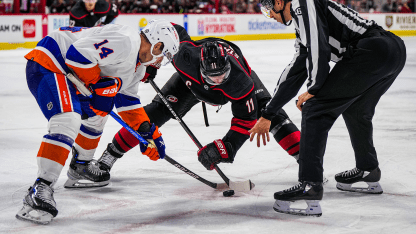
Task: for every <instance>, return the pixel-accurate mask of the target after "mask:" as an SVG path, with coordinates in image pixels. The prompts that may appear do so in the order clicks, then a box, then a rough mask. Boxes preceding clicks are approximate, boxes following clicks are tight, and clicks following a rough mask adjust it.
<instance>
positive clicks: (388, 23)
mask: <svg viewBox="0 0 416 234" xmlns="http://www.w3.org/2000/svg"><path fill="white" fill-rule="evenodd" d="M392 25H393V16H392V15H386V26H387V28H390V27H391V26H392Z"/></svg>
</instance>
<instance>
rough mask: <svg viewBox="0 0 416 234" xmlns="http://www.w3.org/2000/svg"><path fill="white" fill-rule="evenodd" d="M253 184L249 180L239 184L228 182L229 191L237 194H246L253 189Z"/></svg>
mask: <svg viewBox="0 0 416 234" xmlns="http://www.w3.org/2000/svg"><path fill="white" fill-rule="evenodd" d="M254 186H255V185H254V183H252V182H251V180H246V181H241V182H233V181H230V186H229V187H230V189H232V190H234V191H238V192H248V191H250V190H252V189H253V188H254Z"/></svg>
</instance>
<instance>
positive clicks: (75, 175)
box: [64, 147, 110, 188]
mask: <svg viewBox="0 0 416 234" xmlns="http://www.w3.org/2000/svg"><path fill="white" fill-rule="evenodd" d="M67 175H68V180H67V181H66V182H65V185H64V187H65V188H92V187H102V186H106V185H108V184H109V183H110V173H109V172H108V171H107V170H103V169H101V168H100V164H99V163H98V162H97V160H90V161H83V160H78V151H77V150H76V149H75V148H74V147H73V148H72V160H71V164H70V165H69V169H68V173H67Z"/></svg>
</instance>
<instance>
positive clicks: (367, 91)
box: [249, 0, 406, 216]
mask: <svg viewBox="0 0 416 234" xmlns="http://www.w3.org/2000/svg"><path fill="white" fill-rule="evenodd" d="M260 2H261V4H262V11H263V13H264V14H265V15H266V17H270V18H273V19H275V20H276V21H278V22H280V23H283V24H285V25H290V23H292V22H293V23H294V25H295V29H296V42H295V48H296V53H295V56H294V58H293V60H292V62H291V63H290V64H289V65H288V66H287V67H286V69H285V70H284V71H283V73H282V74H281V76H280V79H279V81H278V83H277V87H276V89H275V93H274V95H273V98H272V100H271V101H270V102H269V103H268V105H267V106H266V107H265V109H263V111H262V118H260V119H259V121H258V122H257V124H256V125H255V126H254V127H253V128H252V129H251V130H250V131H249V132H251V136H250V140H253V138H254V137H255V135H256V134H258V135H257V145H258V146H260V141H261V140H260V139H261V138H262V139H263V144H266V139H267V140H268V139H269V136H268V132H269V126H270V119H272V118H273V116H274V115H275V113H276V111H277V110H279V109H281V108H282V107H283V106H284V105H285V104H286V103H287V102H289V101H290V100H291V99H292V98H293V97H295V96H296V95H297V93H298V91H299V89H300V88H301V87H302V85H303V84H304V83H305V82H306V86H307V90H308V91H307V92H305V93H303V94H301V95H300V96H299V97H298V101H297V104H296V105H297V107H298V109H300V110H301V111H302V122H301V141H300V155H299V182H300V183H299V184H298V185H296V186H294V187H292V188H289V189H287V190H283V191H280V192H276V193H275V194H274V197H275V199H276V203H275V205H274V209H275V210H276V211H278V212H283V213H290V214H302V215H315V216H320V215H321V214H322V212H321V211H320V206H319V200H321V199H322V194H323V188H322V173H323V166H322V164H323V157H324V153H325V147H326V142H327V138H328V132H329V130H330V129H331V127H332V125H333V124H334V122H335V120H336V119H337V118H338V117H339V116H340V115H342V117H343V118H344V121H345V124H346V126H347V129H348V132H349V134H350V139H351V143H352V147H353V149H354V153H355V160H356V168H354V169H352V170H348V171H345V172H341V173H339V174H337V175H336V176H335V179H336V181H337V182H338V184H337V188H338V189H340V190H347V191H353V192H362V193H382V192H383V190H382V189H381V187H380V185H379V184H378V181H379V180H380V176H381V172H380V169H379V167H378V160H377V154H376V151H375V148H374V145H373V125H372V118H373V115H374V111H375V107H376V105H377V103H378V101H379V100H380V97H381V96H382V95H383V94H384V93H385V92H386V91H387V90H388V89H389V87H390V86H391V85H392V83H393V82H394V80H395V79H396V77H397V76H398V75H399V73H400V72H401V70H402V69H403V67H404V64H405V61H406V48H405V45H404V43H403V41H402V40H401V39H400V38H399V37H397V36H396V35H394V34H392V33H390V32H387V31H385V30H384V29H383V28H381V27H380V26H378V25H377V24H376V23H375V22H374V21H369V20H366V19H363V18H361V17H360V16H359V15H358V13H357V12H355V11H354V10H352V9H350V8H348V7H346V6H344V5H342V4H339V3H336V2H334V1H329V0H293V1H291V0H260ZM330 61H333V62H335V63H336V65H335V66H334V67H333V69H332V70H331V71H330V66H329V62H330ZM356 182H367V184H368V185H369V187H368V188H358V189H357V188H353V187H351V185H352V184H353V183H356ZM296 200H305V201H306V202H307V203H308V205H309V206H308V209H306V211H305V210H304V211H298V210H299V209H291V208H288V206H287V205H290V203H289V202H288V201H296ZM312 201H314V202H312ZM307 210H309V211H307Z"/></svg>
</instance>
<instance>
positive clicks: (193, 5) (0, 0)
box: [0, 0, 415, 14]
mask: <svg viewBox="0 0 416 234" xmlns="http://www.w3.org/2000/svg"><path fill="white" fill-rule="evenodd" d="M12 1H13V0H8V1H7V0H0V8H1V6H2V5H5V4H6V5H7V4H8V5H10V3H8V2H12ZM20 1H21V6H22V7H21V8H20V13H37V12H40V10H39V9H40V0H20ZM76 1H81V0H46V13H68V12H69V11H70V10H71V8H72V6H73V5H74V4H75V3H76ZM106 1H107V2H109V3H113V4H116V5H117V6H118V9H119V10H120V13H195V14H207V13H222V14H229V13H260V12H261V11H260V4H259V1H260V0H219V1H218V3H216V1H215V0H106ZM334 1H336V2H339V3H342V4H344V5H347V6H348V7H350V8H351V9H354V10H356V11H358V12H360V13H373V12H375V13H377V12H383V13H385V12H396V13H412V12H415V0H334ZM6 8H7V6H6ZM8 9H10V11H8V10H6V12H5V13H13V12H12V11H11V10H12V8H11V7H9V8H8Z"/></svg>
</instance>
